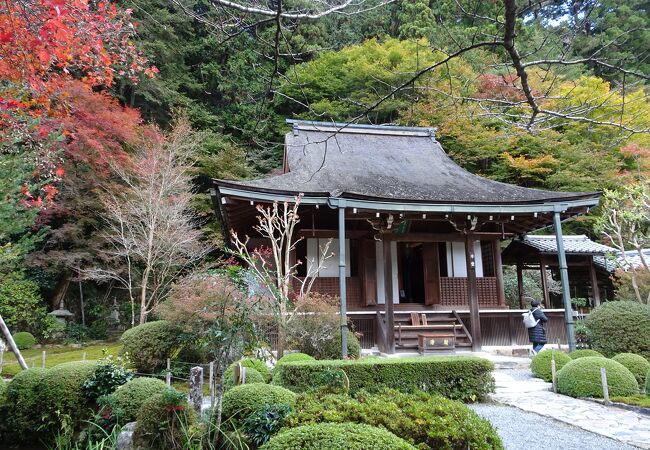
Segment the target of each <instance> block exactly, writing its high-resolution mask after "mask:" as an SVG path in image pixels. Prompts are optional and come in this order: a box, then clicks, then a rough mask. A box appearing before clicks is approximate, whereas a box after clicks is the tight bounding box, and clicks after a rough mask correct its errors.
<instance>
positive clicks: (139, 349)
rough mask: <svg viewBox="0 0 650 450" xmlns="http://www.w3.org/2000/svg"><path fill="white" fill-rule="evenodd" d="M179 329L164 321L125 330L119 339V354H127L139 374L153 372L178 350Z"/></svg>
mask: <svg viewBox="0 0 650 450" xmlns="http://www.w3.org/2000/svg"><path fill="white" fill-rule="evenodd" d="M180 333H181V330H180V328H179V327H177V326H176V325H174V324H173V323H171V322H168V321H166V320H157V321H154V322H147V323H145V324H142V325H138V326H137V327H133V328H131V329H129V330H126V331H125V332H124V334H123V335H122V337H121V338H120V343H121V344H122V349H121V350H120V354H125V353H128V355H129V359H130V361H131V362H132V363H133V365H134V366H135V367H136V368H137V369H138V371H140V372H147V373H151V372H155V371H156V370H158V369H161V368H163V367H164V366H165V363H166V362H167V358H170V357H171V355H172V353H173V352H174V350H176V349H178V348H179V345H180V343H179V341H178V335H179V334H180Z"/></svg>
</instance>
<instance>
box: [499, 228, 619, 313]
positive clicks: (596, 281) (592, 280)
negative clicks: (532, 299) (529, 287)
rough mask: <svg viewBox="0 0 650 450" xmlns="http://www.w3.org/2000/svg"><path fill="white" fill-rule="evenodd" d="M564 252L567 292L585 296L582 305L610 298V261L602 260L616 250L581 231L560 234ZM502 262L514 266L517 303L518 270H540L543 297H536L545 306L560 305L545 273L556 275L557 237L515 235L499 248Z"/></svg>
mask: <svg viewBox="0 0 650 450" xmlns="http://www.w3.org/2000/svg"><path fill="white" fill-rule="evenodd" d="M563 241H564V253H565V254H566V259H567V269H568V273H569V292H570V293H571V298H574V299H575V298H583V299H586V300H587V304H586V305H584V306H585V308H586V309H591V308H595V307H596V306H599V305H600V304H601V302H602V301H604V300H612V299H613V298H614V286H613V283H612V274H613V272H614V270H613V268H612V267H611V265H607V264H606V262H607V261H609V259H606V257H608V256H609V257H611V256H613V255H615V254H616V250H615V249H613V248H612V247H608V246H606V245H603V244H599V243H598V242H594V241H592V240H591V239H589V238H588V237H587V236H585V235H576V236H566V235H565V236H564V237H563ZM501 258H502V261H503V264H504V265H514V266H516V268H517V285H518V286H517V287H518V291H519V301H520V306H521V307H524V304H523V300H522V299H523V296H524V290H523V286H522V271H523V270H537V271H539V274H540V280H541V286H542V292H543V295H544V298H542V299H540V300H541V301H542V304H543V305H544V306H545V307H546V308H561V307H562V298H561V297H560V296H558V295H554V293H552V292H551V290H550V289H549V287H548V284H549V281H550V280H549V275H550V276H551V277H552V278H553V279H555V280H558V279H559V267H558V256H557V241H556V239H555V236H534V235H527V236H519V237H517V238H515V239H513V240H512V242H510V244H509V245H508V247H506V248H505V250H504V251H503V252H502V256H501Z"/></svg>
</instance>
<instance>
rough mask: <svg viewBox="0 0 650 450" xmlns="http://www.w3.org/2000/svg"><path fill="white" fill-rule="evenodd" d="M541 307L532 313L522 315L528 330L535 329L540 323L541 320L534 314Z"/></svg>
mask: <svg viewBox="0 0 650 450" xmlns="http://www.w3.org/2000/svg"><path fill="white" fill-rule="evenodd" d="M538 308H539V307H537V308H535V309H533V310H532V311H528V312H525V313H523V314H522V316H523V319H524V326H525V327H526V328H533V327H534V326H536V325H537V324H538V323H539V320H537V319H535V316H534V315H533V312H534V311H535V310H537V309H538Z"/></svg>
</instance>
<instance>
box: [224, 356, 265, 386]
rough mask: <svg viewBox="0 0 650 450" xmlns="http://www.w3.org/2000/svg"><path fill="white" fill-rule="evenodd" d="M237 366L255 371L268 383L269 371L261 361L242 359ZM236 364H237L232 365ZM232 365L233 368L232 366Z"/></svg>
mask: <svg viewBox="0 0 650 450" xmlns="http://www.w3.org/2000/svg"><path fill="white" fill-rule="evenodd" d="M238 362H239V364H241V365H242V367H249V368H251V369H255V370H257V372H259V374H260V375H262V377H264V382H265V383H268V382H269V381H271V371H270V370H269V367H268V366H267V365H266V362H264V361H262V360H261V359H257V358H243V359H241V360H240V361H238ZM234 364H237V363H234ZM234 364H233V366H234Z"/></svg>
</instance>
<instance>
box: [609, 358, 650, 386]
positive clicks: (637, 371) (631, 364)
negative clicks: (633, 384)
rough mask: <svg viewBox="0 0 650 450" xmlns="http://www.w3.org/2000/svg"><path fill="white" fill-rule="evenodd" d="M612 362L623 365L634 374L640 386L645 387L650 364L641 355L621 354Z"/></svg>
mask: <svg viewBox="0 0 650 450" xmlns="http://www.w3.org/2000/svg"><path fill="white" fill-rule="evenodd" d="M612 360H614V361H616V362H618V363H621V364H623V365H624V366H625V367H626V368H627V370H629V371H630V372H632V375H634V378H636V381H637V383H639V386H644V385H645V378H646V375H647V374H648V371H650V362H648V360H647V359H645V358H644V357H643V356H641V355H635V354H634V353H619V354H618V355H616V356H614V357H613V358H612Z"/></svg>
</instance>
